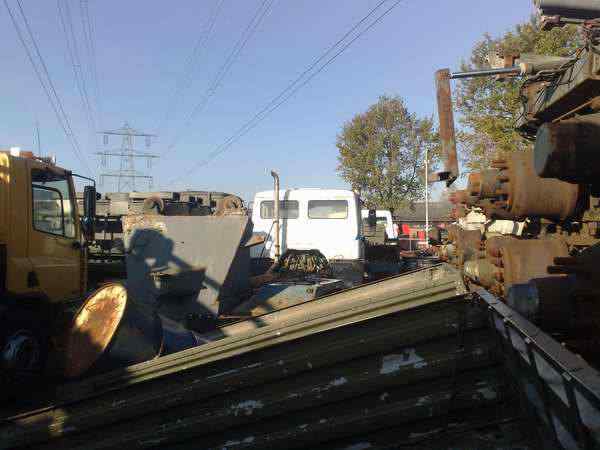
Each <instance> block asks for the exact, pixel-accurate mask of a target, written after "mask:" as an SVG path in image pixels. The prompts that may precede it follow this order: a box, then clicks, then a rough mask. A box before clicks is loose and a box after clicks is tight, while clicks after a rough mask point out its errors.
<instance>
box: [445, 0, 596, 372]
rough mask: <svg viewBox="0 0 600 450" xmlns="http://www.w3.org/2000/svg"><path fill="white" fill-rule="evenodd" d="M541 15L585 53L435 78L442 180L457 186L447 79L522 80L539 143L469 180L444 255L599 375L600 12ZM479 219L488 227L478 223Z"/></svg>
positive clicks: (552, 8)
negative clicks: (570, 30) (571, 34)
mask: <svg viewBox="0 0 600 450" xmlns="http://www.w3.org/2000/svg"><path fill="white" fill-rule="evenodd" d="M567 3H568V5H567ZM538 6H539V7H540V9H541V12H542V14H543V15H544V16H543V19H542V23H543V26H544V27H546V28H551V27H554V26H563V25H565V24H570V23H571V24H572V23H576V24H578V25H580V27H581V30H582V35H583V36H584V38H585V39H584V41H585V42H584V44H583V46H582V47H581V48H580V49H579V50H578V51H577V52H576V53H575V54H574V55H573V56H572V57H570V58H556V57H545V56H540V55H519V56H517V58H516V60H514V62H509V61H508V60H507V63H506V64H505V67H503V68H500V69H498V70H490V71H479V72H471V73H469V72H466V73H454V74H452V73H450V72H449V71H447V70H443V71H439V72H438V76H437V81H438V99H440V100H441V101H440V125H441V127H442V133H441V134H442V137H444V138H445V141H444V145H445V147H446V151H447V152H449V153H450V158H449V160H447V162H446V163H447V164H446V175H447V177H446V178H448V179H450V180H451V181H452V179H453V178H455V177H456V176H457V174H458V170H457V163H456V154H455V144H454V130H453V123H452V121H453V119H452V111H451V109H450V110H449V109H448V105H449V103H450V90H449V80H450V79H454V78H467V77H472V76H488V75H501V76H517V75H521V76H525V78H524V82H523V84H522V88H521V95H522V98H523V113H522V116H521V118H520V119H519V123H518V125H517V130H518V131H519V132H520V133H521V134H522V135H523V136H524V138H526V139H529V140H531V141H533V142H534V144H533V145H532V147H531V148H530V149H529V150H527V151H524V152H514V153H507V154H497V155H496V157H495V158H494V160H493V161H492V163H491V167H490V168H488V169H486V170H482V171H480V172H475V173H471V174H470V175H469V177H468V183H467V186H466V189H464V190H461V191H457V192H455V193H454V194H453V196H452V201H453V202H454V203H455V204H456V208H455V213H456V215H457V216H458V217H460V218H459V220H458V223H456V224H454V225H453V226H452V227H450V229H449V230H448V234H449V237H448V242H447V243H446V244H445V245H443V246H441V247H440V249H439V252H440V255H441V256H443V257H444V258H445V259H447V260H448V261H450V262H452V263H454V264H456V265H458V266H461V267H463V269H464V270H463V271H464V275H465V276H466V277H468V279H470V280H471V281H472V282H474V283H476V284H479V285H481V286H483V287H485V288H486V289H488V290H489V291H490V292H493V293H494V294H496V295H498V296H500V297H502V298H503V299H504V300H505V301H506V302H507V303H508V304H509V305H510V306H511V307H512V308H514V309H515V310H517V311H518V312H520V313H521V314H523V315H524V316H525V317H527V318H529V319H531V320H533V321H534V322H536V323H537V324H539V325H540V326H541V327H542V328H543V329H544V330H545V331H547V332H550V333H553V334H558V335H559V336H560V340H561V342H563V343H565V345H567V346H568V347H569V348H571V349H572V350H573V351H575V352H576V353H579V354H582V355H583V356H584V357H585V358H586V359H587V360H588V361H590V362H593V363H594V364H595V365H596V366H598V358H597V353H598V336H600V305H599V304H598V303H597V293H598V288H599V287H600V285H599V283H598V282H599V281H600V280H599V278H598V277H599V275H600V271H599V265H598V256H600V255H599V254H598V252H600V199H599V196H600V164H598V162H599V160H598V155H599V154H600V153H599V149H598V145H599V143H600V47H599V46H598V43H599V42H598V39H599V38H600V19H596V18H597V17H600V6H599V5H598V2H590V1H580V2H564V1H557V0H552V1H550V0H541V1H538ZM511 58H514V55H513V56H512V57H511ZM477 214H479V215H481V214H484V215H485V219H484V220H483V221H477V220H472V219H473V216H474V215H477Z"/></svg>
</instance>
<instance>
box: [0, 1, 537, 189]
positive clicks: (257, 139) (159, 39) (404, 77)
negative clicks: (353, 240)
mask: <svg viewBox="0 0 600 450" xmlns="http://www.w3.org/2000/svg"><path fill="white" fill-rule="evenodd" d="M8 1H9V4H10V5H11V6H12V7H13V9H14V10H15V11H16V10H17V9H16V8H17V7H16V3H15V0H8ZM217 1H218V0H173V1H171V2H164V1H156V0H145V1H142V0H128V1H115V0H104V1H98V0H88V5H89V11H90V16H91V18H92V20H93V22H94V24H95V47H96V61H97V67H98V78H99V93H100V95H99V102H98V104H99V108H98V109H99V111H98V113H97V114H96V117H97V121H98V127H97V128H98V129H99V130H101V129H115V128H119V127H120V126H121V125H122V124H123V123H124V122H125V121H128V122H129V123H130V125H132V126H133V127H135V128H137V129H140V130H144V131H148V132H152V133H154V132H158V133H159V138H158V139H157V141H156V142H155V144H154V145H153V146H152V148H151V150H152V151H154V152H156V153H158V154H160V153H164V151H165V149H166V148H167V147H168V146H169V145H170V144H172V143H173V141H174V140H175V136H180V137H179V139H178V141H177V145H176V146H175V147H174V148H173V150H172V151H170V152H169V153H168V155H167V156H165V157H164V158H162V159H160V160H159V161H158V164H157V165H156V166H155V167H154V168H153V170H152V174H153V175H154V177H155V188H161V189H169V190H180V189H188V188H189V189H209V190H223V191H227V192H232V193H237V194H240V195H242V197H244V198H246V199H249V198H251V197H252V195H253V193H254V192H256V191H259V190H264V189H268V188H270V187H271V178H270V176H269V175H268V171H269V170H270V169H272V168H274V169H276V170H278V171H279V173H280V175H281V179H282V185H283V186H284V187H331V188H339V187H345V186H346V184H345V183H344V181H343V180H341V179H340V178H339V177H338V176H337V174H336V171H335V169H336V165H337V149H336V147H335V138H336V134H337V133H338V131H339V130H340V128H341V126H342V125H343V123H344V122H345V121H347V120H349V119H350V118H351V117H352V116H353V115H354V114H356V113H358V112H362V111H363V110H365V109H366V108H367V107H368V106H369V105H370V104H372V103H374V102H375V101H376V100H377V98H378V96H380V95H382V94H389V95H396V94H397V95H400V96H402V97H404V99H405V100H406V103H407V106H408V108H409V110H411V111H414V112H416V113H418V114H420V115H432V114H433V113H434V111H435V98H434V89H433V73H434V71H435V70H436V69H438V68H441V67H452V68H457V67H458V66H459V63H460V60H461V59H464V58H467V57H468V55H469V53H470V49H471V48H472V46H473V44H474V43H475V42H476V41H477V40H478V39H480V38H481V37H482V35H483V34H484V33H485V32H489V33H491V34H493V35H497V34H500V33H503V32H505V31H507V30H508V29H510V28H511V27H512V26H514V25H515V24H516V23H519V22H522V21H525V20H527V18H528V17H529V15H530V14H531V13H532V10H533V8H532V2H531V1H530V0H502V1H501V2H498V1H491V0H483V1H482V0H452V1H450V0H437V1H435V0H405V1H404V2H402V3H400V5H399V6H398V7H396V8H395V9H394V10H393V11H392V12H391V14H389V15H388V16H387V17H385V18H384V19H383V21H382V22H381V23H379V24H378V25H376V26H375V27H374V28H373V29H372V30H371V31H369V32H367V33H366V34H365V35H364V36H363V37H362V38H360V39H359V40H357V41H356V42H355V43H354V44H353V45H352V46H351V47H349V48H348V50H347V51H346V52H345V53H343V54H342V55H341V56H340V57H338V58H337V59H336V60H335V61H334V62H333V63H332V64H331V65H330V66H328V67H327V68H326V69H325V70H324V71H323V72H321V73H320V74H319V75H317V76H316V77H315V78H314V79H313V80H312V81H311V82H310V83H309V84H307V85H306V86H305V87H304V88H302V89H301V90H300V91H299V92H298V93H297V94H296V95H295V96H294V97H292V98H291V99H290V100H289V101H288V102H286V103H285V104H283V105H282V106H281V107H280V108H279V109H278V110H277V111H275V112H274V113H273V114H272V115H271V116H269V117H268V118H267V119H266V120H264V121H263V122H261V123H260V125H258V126H257V127H256V128H254V129H253V130H252V131H250V132H249V133H248V134H246V135H245V136H244V137H242V138H241V139H240V140H239V141H237V142H236V143H235V144H234V145H232V146H231V147H230V148H228V150H227V151H225V152H224V153H222V154H221V155H220V156H218V157H217V158H216V159H214V160H213V161H211V162H210V163H209V164H207V165H204V166H201V167H198V168H197V169H196V170H194V171H193V172H191V173H190V174H189V175H186V176H184V175H185V174H186V173H189V172H190V169H191V168H193V167H194V166H193V164H194V163H196V162H197V161H201V160H203V159H204V158H205V157H206V155H208V154H209V153H210V152H211V151H212V150H213V149H214V148H215V147H216V146H217V145H219V144H221V143H222V142H224V141H225V140H226V139H227V138H229V137H230V136H231V135H232V133H233V132H235V130H236V129H238V128H239V127H240V126H241V125H242V124H243V123H244V122H245V121H246V120H248V119H249V118H250V117H252V116H253V115H254V113H255V112H256V111H257V110H259V109H260V108H262V107H263V106H264V105H265V104H267V103H268V102H269V101H270V100H271V99H272V98H273V97H274V96H276V95H277V94H278V93H279V92H280V91H281V90H282V89H283V88H284V87H285V86H286V85H287V84H288V83H289V82H290V81H291V80H293V79H294V78H295V77H296V76H297V75H299V74H300V73H301V72H302V71H303V70H304V69H305V68H306V67H307V66H308V65H309V64H310V63H311V62H312V61H313V60H314V59H315V58H316V57H317V56H318V55H320V54H321V53H322V52H323V51H324V50H325V49H326V48H328V47H329V46H330V45H331V44H333V43H334V42H335V41H336V40H337V39H339V38H340V37H341V36H342V35H343V34H344V33H345V32H346V31H347V30H348V29H349V28H350V27H351V26H352V25H353V24H354V23H355V22H357V21H358V20H359V19H360V18H362V17H363V16H364V15H365V14H366V13H367V11H368V10H369V9H370V8H372V7H373V6H375V5H376V4H377V3H378V1H375V0H345V1H341V0H338V1H333V0H328V1H324V0H320V1H319V0H305V1H292V0H275V1H274V2H273V4H272V7H271V9H270V10H269V12H268V13H267V15H266V16H265V17H264V19H263V21H262V22H261V24H260V25H259V27H258V28H257V30H256V32H255V33H254V34H253V35H252V37H251V39H250V40H249V41H248V43H247V46H246V47H245V48H244V50H243V51H242V53H241V54H240V56H239V58H238V59H237V60H236V61H235V63H234V64H233V66H232V67H231V70H230V72H229V73H228V75H227V76H226V77H225V78H224V80H223V82H222V84H221V85H220V87H219V88H218V89H217V90H216V92H215V93H214V95H213V96H212V97H211V98H210V100H209V102H208V103H207V105H206V107H205V108H204V110H203V111H202V112H201V113H200V114H198V115H197V117H195V118H194V120H193V122H192V123H191V125H190V126H188V127H186V126H185V118H186V117H187V116H188V114H189V113H190V111H191V110H192V109H193V107H194V106H195V105H197V104H198V103H199V102H200V101H201V99H202V96H203V95H204V93H205V92H206V90H207V88H208V86H209V84H210V83H211V80H213V79H214V77H215V74H216V73H217V71H218V69H219V67H220V66H221V65H222V64H223V61H224V60H225V58H226V56H227V54H228V53H229V52H230V51H231V49H232V47H233V45H234V44H235V42H236V41H237V40H238V39H239V37H240V35H241V34H242V31H243V30H244V28H245V27H246V26H247V24H248V23H249V21H250V19H251V18H252V16H253V15H254V14H255V12H256V11H257V9H258V8H259V6H260V5H261V4H262V0H243V1H242V0H223V4H222V9H221V11H220V14H219V15H218V17H217V19H216V21H215V25H214V30H213V34H212V37H211V39H210V40H209V41H208V42H207V45H206V47H205V51H204V52H203V53H201V54H200V56H199V58H198V65H197V70H196V71H195V72H194V77H193V83H192V85H191V87H190V88H189V89H188V90H186V91H185V96H184V97H183V98H182V100H181V101H180V102H179V103H177V105H178V108H177V110H176V113H175V114H174V115H173V119H172V120H171V121H170V122H169V124H168V126H162V127H160V125H161V122H163V121H162V119H163V118H164V116H165V111H166V110H167V105H169V102H170V101H172V98H173V97H172V95H173V92H174V90H175V85H176V82H177V80H178V78H179V77H180V76H181V74H182V72H183V68H184V67H185V62H186V61H187V60H188V58H189V57H190V54H191V52H192V49H193V46H194V44H195V42H196V41H197V39H198V37H199V36H200V35H201V33H202V31H203V29H204V24H205V23H206V21H207V18H208V16H209V14H210V12H211V10H212V9H213V8H214V6H215V4H216V2H217ZM21 2H22V5H23V8H24V10H25V13H26V15H27V17H28V19H29V22H30V25H31V28H32V30H33V32H34V34H35V36H36V38H37V40H38V43H39V46H40V50H41V52H42V54H43V56H44V58H45V60H46V64H47V66H48V69H49V72H50V75H51V77H52V79H53V81H54V84H55V86H56V89H57V92H58V94H59V96H60V98H61V100H62V102H63V105H64V108H65V111H66V112H67V114H68V116H69V119H70V122H71V124H72V127H73V129H74V132H75V134H76V135H77V136H78V138H79V141H80V142H81V144H82V145H81V147H82V149H83V151H84V152H85V154H86V156H87V158H88V160H89V162H90V166H93V168H94V169H95V170H96V171H98V172H100V171H101V168H100V167H99V161H98V159H97V157H96V156H94V155H93V153H94V152H95V151H97V150H98V149H99V148H102V139H101V138H100V137H95V136H93V135H92V133H91V132H90V130H89V127H88V125H87V121H86V118H85V117H86V116H85V113H84V109H83V106H82V101H81V99H80V96H79V93H78V91H77V88H76V86H77V85H76V83H75V78H74V74H73V67H72V65H71V63H70V60H69V57H68V53H67V47H66V40H65V35H64V33H63V30H62V28H61V22H60V20H59V15H58V9H57V3H56V2H55V1H39V0H38V1H34V0H21ZM61 2H62V4H63V5H64V3H65V2H68V5H69V7H70V11H71V15H72V20H73V25H74V32H75V34H76V36H77V37H78V46H79V53H80V58H81V60H82V64H83V68H84V70H87V69H88V67H89V61H88V59H87V57H86V56H87V54H86V52H85V51H84V50H85V48H84V40H83V33H82V29H83V27H82V21H81V15H80V1H78V0H61ZM388 4H390V5H391V4H392V1H389V2H388ZM0 7H1V9H0V11H1V12H0V60H2V61H3V65H2V71H0V92H1V98H2V102H1V103H0V146H2V147H7V146H13V145H18V146H21V147H22V148H32V147H33V145H34V144H33V142H34V129H35V121H36V120H37V121H38V122H39V126H40V135H41V139H40V140H41V145H42V153H44V154H54V155H56V156H57V159H58V162H59V164H60V165H62V166H64V167H68V168H72V169H73V170H74V171H79V172H85V170H84V168H83V167H82V166H81V165H80V163H79V162H78V161H77V159H75V158H74V156H73V153H72V151H71V148H70V146H69V144H68V141H67V139H66V137H65V135H64V133H63V131H62V129H61V128H60V126H59V124H58V122H57V120H56V118H55V116H54V113H53V111H52V109H51V107H50V105H49V103H48V101H47V99H46V97H45V94H44V93H43V90H42V89H41V87H40V85H39V82H38V81H37V79H36V78H35V75H34V72H33V70H32V68H31V66H30V63H29V61H28V60H27V58H26V54H25V52H24V50H23V48H22V46H21V44H20V43H19V41H18V40H17V35H16V33H15V30H14V28H13V25H12V23H11V22H10V18H9V16H8V14H7V12H6V9H5V8H4V5H3V4H0ZM87 89H88V91H90V93H91V92H93V84H92V83H91V80H90V79H89V77H88V79H87ZM92 98H93V96H92ZM94 104H95V102H94ZM115 144H116V141H115ZM138 146H139V147H140V148H141V149H142V150H145V148H144V142H143V141H142V140H140V141H139V142H138ZM102 189H104V190H109V189H110V187H109V186H104V187H103V188H101V190H102Z"/></svg>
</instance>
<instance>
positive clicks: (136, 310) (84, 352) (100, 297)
mask: <svg viewBox="0 0 600 450" xmlns="http://www.w3.org/2000/svg"><path fill="white" fill-rule="evenodd" d="M162 345H163V337H162V326H161V322H160V319H159V317H158V315H157V314H156V313H153V312H151V311H150V310H149V309H147V308H144V307H143V306H142V305H139V304H136V303H135V302H133V301H131V299H130V298H129V296H128V294H127V289H126V288H125V286H123V285H121V284H117V283H115V284H107V285H105V286H103V287H102V288H100V289H98V290H97V291H95V292H94V293H93V294H92V295H91V296H90V297H88V299H87V300H86V301H85V302H84V304H83V306H82V307H81V308H80V310H79V311H78V312H77V314H76V315H75V317H74V319H73V323H72V325H71V329H70V330H69V333H68V336H67V340H66V348H65V365H64V375H65V376H66V377H67V378H76V377H79V376H81V375H83V374H84V373H89V372H93V373H100V372H106V371H109V370H112V369H115V368H118V367H125V366H129V365H131V364H136V363H139V362H143V361H148V360H150V359H153V358H155V357H157V356H158V355H159V354H160V353H161V349H162Z"/></svg>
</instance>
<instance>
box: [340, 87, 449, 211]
mask: <svg viewBox="0 0 600 450" xmlns="http://www.w3.org/2000/svg"><path fill="white" fill-rule="evenodd" d="M336 147H337V148H338V150H339V156H338V161H339V165H338V173H339V174H340V175H341V176H342V177H343V178H344V179H345V180H346V181H347V182H348V183H350V185H351V186H352V188H353V189H354V190H356V191H358V192H360V194H361V197H362V199H363V200H364V201H365V203H366V204H367V206H369V207H375V208H382V209H390V210H392V211H393V210H394V209H397V208H399V207H401V206H403V205H405V204H407V203H409V202H411V201H414V200H417V199H420V198H423V190H424V185H423V176H424V171H423V168H424V165H423V163H424V154H425V149H428V150H429V155H430V156H429V159H430V161H433V160H434V158H435V156H436V155H437V154H438V153H439V151H438V147H439V146H438V137H437V134H436V133H435V130H434V127H433V120H432V119H431V118H425V119H421V118H418V117H417V116H416V115H415V114H411V113H409V111H408V110H407V109H406V106H405V105H404V101H403V100H402V99H401V98H400V97H387V96H383V97H380V98H379V101H378V102H377V103H375V104H374V105H372V106H371V107H370V108H369V109H368V110H367V111H366V112H364V113H362V114H357V115H356V116H354V118H353V119H352V120H350V121H349V122H347V123H346V124H345V125H344V126H343V128H342V131H341V133H340V134H339V135H338V136H337V142H336Z"/></svg>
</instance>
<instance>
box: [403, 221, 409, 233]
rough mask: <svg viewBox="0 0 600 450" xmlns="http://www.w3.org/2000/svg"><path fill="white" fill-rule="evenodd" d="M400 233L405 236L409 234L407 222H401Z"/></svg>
mask: <svg viewBox="0 0 600 450" xmlns="http://www.w3.org/2000/svg"><path fill="white" fill-rule="evenodd" d="M402 234H404V235H406V236H410V227H409V226H408V224H407V223H403V224H402Z"/></svg>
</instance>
